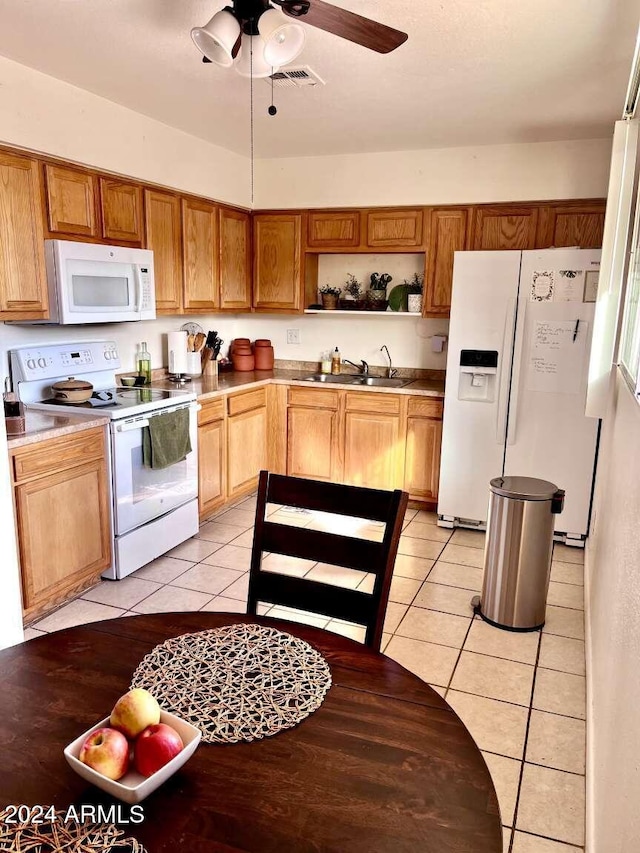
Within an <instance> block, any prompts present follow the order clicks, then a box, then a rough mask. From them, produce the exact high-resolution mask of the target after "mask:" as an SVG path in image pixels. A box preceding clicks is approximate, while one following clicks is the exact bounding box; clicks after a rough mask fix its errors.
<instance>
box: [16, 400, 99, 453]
mask: <svg viewBox="0 0 640 853" xmlns="http://www.w3.org/2000/svg"><path fill="white" fill-rule="evenodd" d="M24 414H25V431H24V432H23V433H22V435H8V436H7V445H8V447H9V450H15V449H16V448H18V447H24V446H25V445H27V444H35V443H37V442H38V441H46V440H47V439H49V438H59V437H60V436H61V435H69V434H70V433H72V432H82V430H85V429H92V428H93V427H101V426H106V424H108V423H109V418H105V417H104V415H96V416H95V417H91V418H89V417H83V416H82V415H50V414H49V413H48V412H41V411H38V410H34V409H30V408H29V407H28V406H26V407H25V412H24Z"/></svg>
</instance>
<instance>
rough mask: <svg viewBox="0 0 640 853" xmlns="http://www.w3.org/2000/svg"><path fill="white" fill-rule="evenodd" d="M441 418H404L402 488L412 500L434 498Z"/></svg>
mask: <svg viewBox="0 0 640 853" xmlns="http://www.w3.org/2000/svg"><path fill="white" fill-rule="evenodd" d="M441 444H442V421H441V420H439V421H437V420H430V419H428V418H408V419H407V450H406V454H405V463H404V489H405V491H406V492H408V493H409V497H410V498H413V499H414V500H427V501H436V500H437V498H438V480H439V478H440V446H441Z"/></svg>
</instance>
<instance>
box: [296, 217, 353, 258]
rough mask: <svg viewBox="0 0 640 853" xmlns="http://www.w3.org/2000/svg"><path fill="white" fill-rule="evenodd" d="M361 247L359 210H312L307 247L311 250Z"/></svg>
mask: <svg viewBox="0 0 640 853" xmlns="http://www.w3.org/2000/svg"><path fill="white" fill-rule="evenodd" d="M359 245H360V211H359V210H343V211H335V210H310V211H309V214H308V216H307V246H308V247H309V248H310V249H336V250H338V251H340V250H341V249H350V248H356V247H358V246H359Z"/></svg>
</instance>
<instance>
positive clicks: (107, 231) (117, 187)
mask: <svg viewBox="0 0 640 853" xmlns="http://www.w3.org/2000/svg"><path fill="white" fill-rule="evenodd" d="M100 199H101V202H102V236H103V237H104V239H105V240H112V241H113V242H123V243H137V244H138V245H142V187H140V186H138V185H137V184H129V183H126V182H123V181H118V180H115V179H114V178H100Z"/></svg>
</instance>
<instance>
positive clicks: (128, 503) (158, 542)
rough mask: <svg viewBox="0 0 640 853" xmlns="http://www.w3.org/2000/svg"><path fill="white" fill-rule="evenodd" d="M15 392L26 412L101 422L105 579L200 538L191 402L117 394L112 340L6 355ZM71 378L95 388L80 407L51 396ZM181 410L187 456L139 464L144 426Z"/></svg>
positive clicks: (185, 397) (138, 392)
mask: <svg viewBox="0 0 640 853" xmlns="http://www.w3.org/2000/svg"><path fill="white" fill-rule="evenodd" d="M10 364H11V375H12V381H13V387H14V390H16V391H17V393H18V396H19V398H20V399H21V400H22V401H23V402H24V403H25V404H26V405H27V406H28V407H29V408H31V409H37V410H40V411H47V412H49V413H51V414H58V413H60V414H74V415H78V416H80V417H82V416H88V417H95V415H96V414H100V415H106V416H107V417H109V418H110V419H111V423H110V424H109V436H110V441H109V457H110V466H111V496H112V509H113V512H112V530H113V542H114V548H113V564H112V566H111V567H110V568H109V569H108V570H107V571H106V572H104V573H103V574H104V577H107V578H111V579H113V580H116V579H120V578H123V577H126V575H128V574H131V572H134V571H135V570H136V569H139V568H140V567H141V566H144V565H146V564H147V563H149V562H151V560H154V559H155V558H156V557H159V556H161V555H162V554H165V553H166V552H167V551H169V550H171V548H174V547H175V546H176V545H179V544H180V543H181V542H184V541H185V539H188V538H190V537H191V536H193V535H194V534H196V533H197V532H198V458H197V447H198V441H197V410H198V405H197V403H196V395H195V393H193V392H191V391H185V390H184V389H181V388H176V390H171V391H166V390H161V389H156V388H151V387H145V386H142V387H133V388H128V387H127V388H125V387H118V386H117V384H116V372H117V371H118V370H119V368H120V356H119V354H118V350H117V346H116V344H115V343H114V342H113V341H83V342H81V343H78V342H75V343H71V344H69V343H63V344H43V345H41V346H28V347H21V348H19V349H15V350H11V352H10ZM70 376H73V377H82V379H84V380H86V381H87V382H90V383H91V384H92V385H93V395H92V397H91V399H90V400H89V401H87V402H85V403H69V402H67V401H64V400H58V399H55V398H54V397H53V392H52V390H51V386H52V385H53V383H54V382H57V381H59V380H61V379H67V378H69V377H70ZM183 408H186V409H188V411H189V436H190V440H191V452H190V453H188V454H187V456H186V458H185V459H184V460H182V461H181V462H177V463H175V464H174V465H170V466H169V467H167V468H163V469H152V468H147V467H145V465H144V464H143V461H142V435H143V430H144V428H145V427H148V425H149V419H150V418H153V417H161V416H162V415H164V414H167V413H169V412H174V411H176V410H178V409H183Z"/></svg>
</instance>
